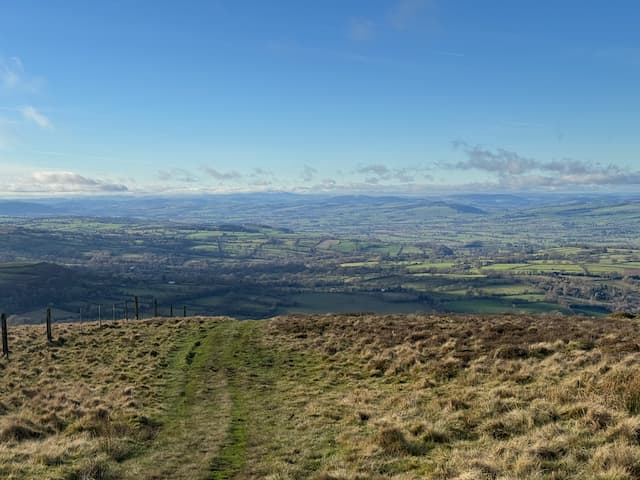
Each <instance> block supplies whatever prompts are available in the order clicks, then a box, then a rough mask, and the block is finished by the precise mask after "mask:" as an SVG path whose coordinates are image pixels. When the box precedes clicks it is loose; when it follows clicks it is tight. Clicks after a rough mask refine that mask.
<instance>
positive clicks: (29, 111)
mask: <svg viewBox="0 0 640 480" xmlns="http://www.w3.org/2000/svg"><path fill="white" fill-rule="evenodd" d="M20 113H22V116H23V117H24V118H25V119H27V120H30V121H32V122H34V123H36V124H37V125H38V126H39V127H41V128H44V129H50V128H53V124H52V123H51V121H50V120H49V118H47V117H46V116H45V115H44V114H42V113H41V112H39V111H38V110H37V109H36V108H35V107H33V106H31V105H26V106H24V107H22V108H21V109H20Z"/></svg>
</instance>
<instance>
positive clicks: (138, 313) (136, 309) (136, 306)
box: [133, 295, 140, 320]
mask: <svg viewBox="0 0 640 480" xmlns="http://www.w3.org/2000/svg"><path fill="white" fill-rule="evenodd" d="M133 301H134V302H135V312H136V320H140V309H139V308H138V296H137V295H136V296H135V297H133Z"/></svg>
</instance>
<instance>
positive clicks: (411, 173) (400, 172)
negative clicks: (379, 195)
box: [353, 163, 428, 185]
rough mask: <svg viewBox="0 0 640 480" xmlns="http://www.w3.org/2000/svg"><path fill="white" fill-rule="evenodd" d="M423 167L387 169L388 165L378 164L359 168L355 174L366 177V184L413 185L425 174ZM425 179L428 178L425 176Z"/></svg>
mask: <svg viewBox="0 0 640 480" xmlns="http://www.w3.org/2000/svg"><path fill="white" fill-rule="evenodd" d="M424 170H425V169H424V168H421V167H394V168H391V167H387V166H386V165H383V164H380V163H376V164H371V165H364V166H361V167H358V168H357V169H356V170H355V171H354V172H353V173H356V174H359V175H364V176H365V179H364V182H365V183H369V184H372V185H378V184H380V183H381V182H399V183H403V184H404V183H413V182H415V181H416V177H417V176H418V175H419V174H420V173H424ZM423 178H425V179H427V178H428V177H427V176H425V175H423Z"/></svg>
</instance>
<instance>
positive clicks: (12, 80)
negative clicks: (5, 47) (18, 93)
mask: <svg viewBox="0 0 640 480" xmlns="http://www.w3.org/2000/svg"><path fill="white" fill-rule="evenodd" d="M42 83H43V80H42V79H41V78H38V77H32V76H29V75H27V74H26V72H25V69H24V64H23V63H22V60H21V59H20V58H19V57H15V56H14V57H3V56H0V86H1V87H2V88H3V89H5V90H23V91H29V92H37V91H38V90H40V88H41V86H42Z"/></svg>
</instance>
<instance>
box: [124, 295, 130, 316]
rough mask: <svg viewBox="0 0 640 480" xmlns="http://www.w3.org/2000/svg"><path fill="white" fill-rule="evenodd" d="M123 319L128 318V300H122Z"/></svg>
mask: <svg viewBox="0 0 640 480" xmlns="http://www.w3.org/2000/svg"><path fill="white" fill-rule="evenodd" d="M124 319H125V320H129V300H125V301H124Z"/></svg>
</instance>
